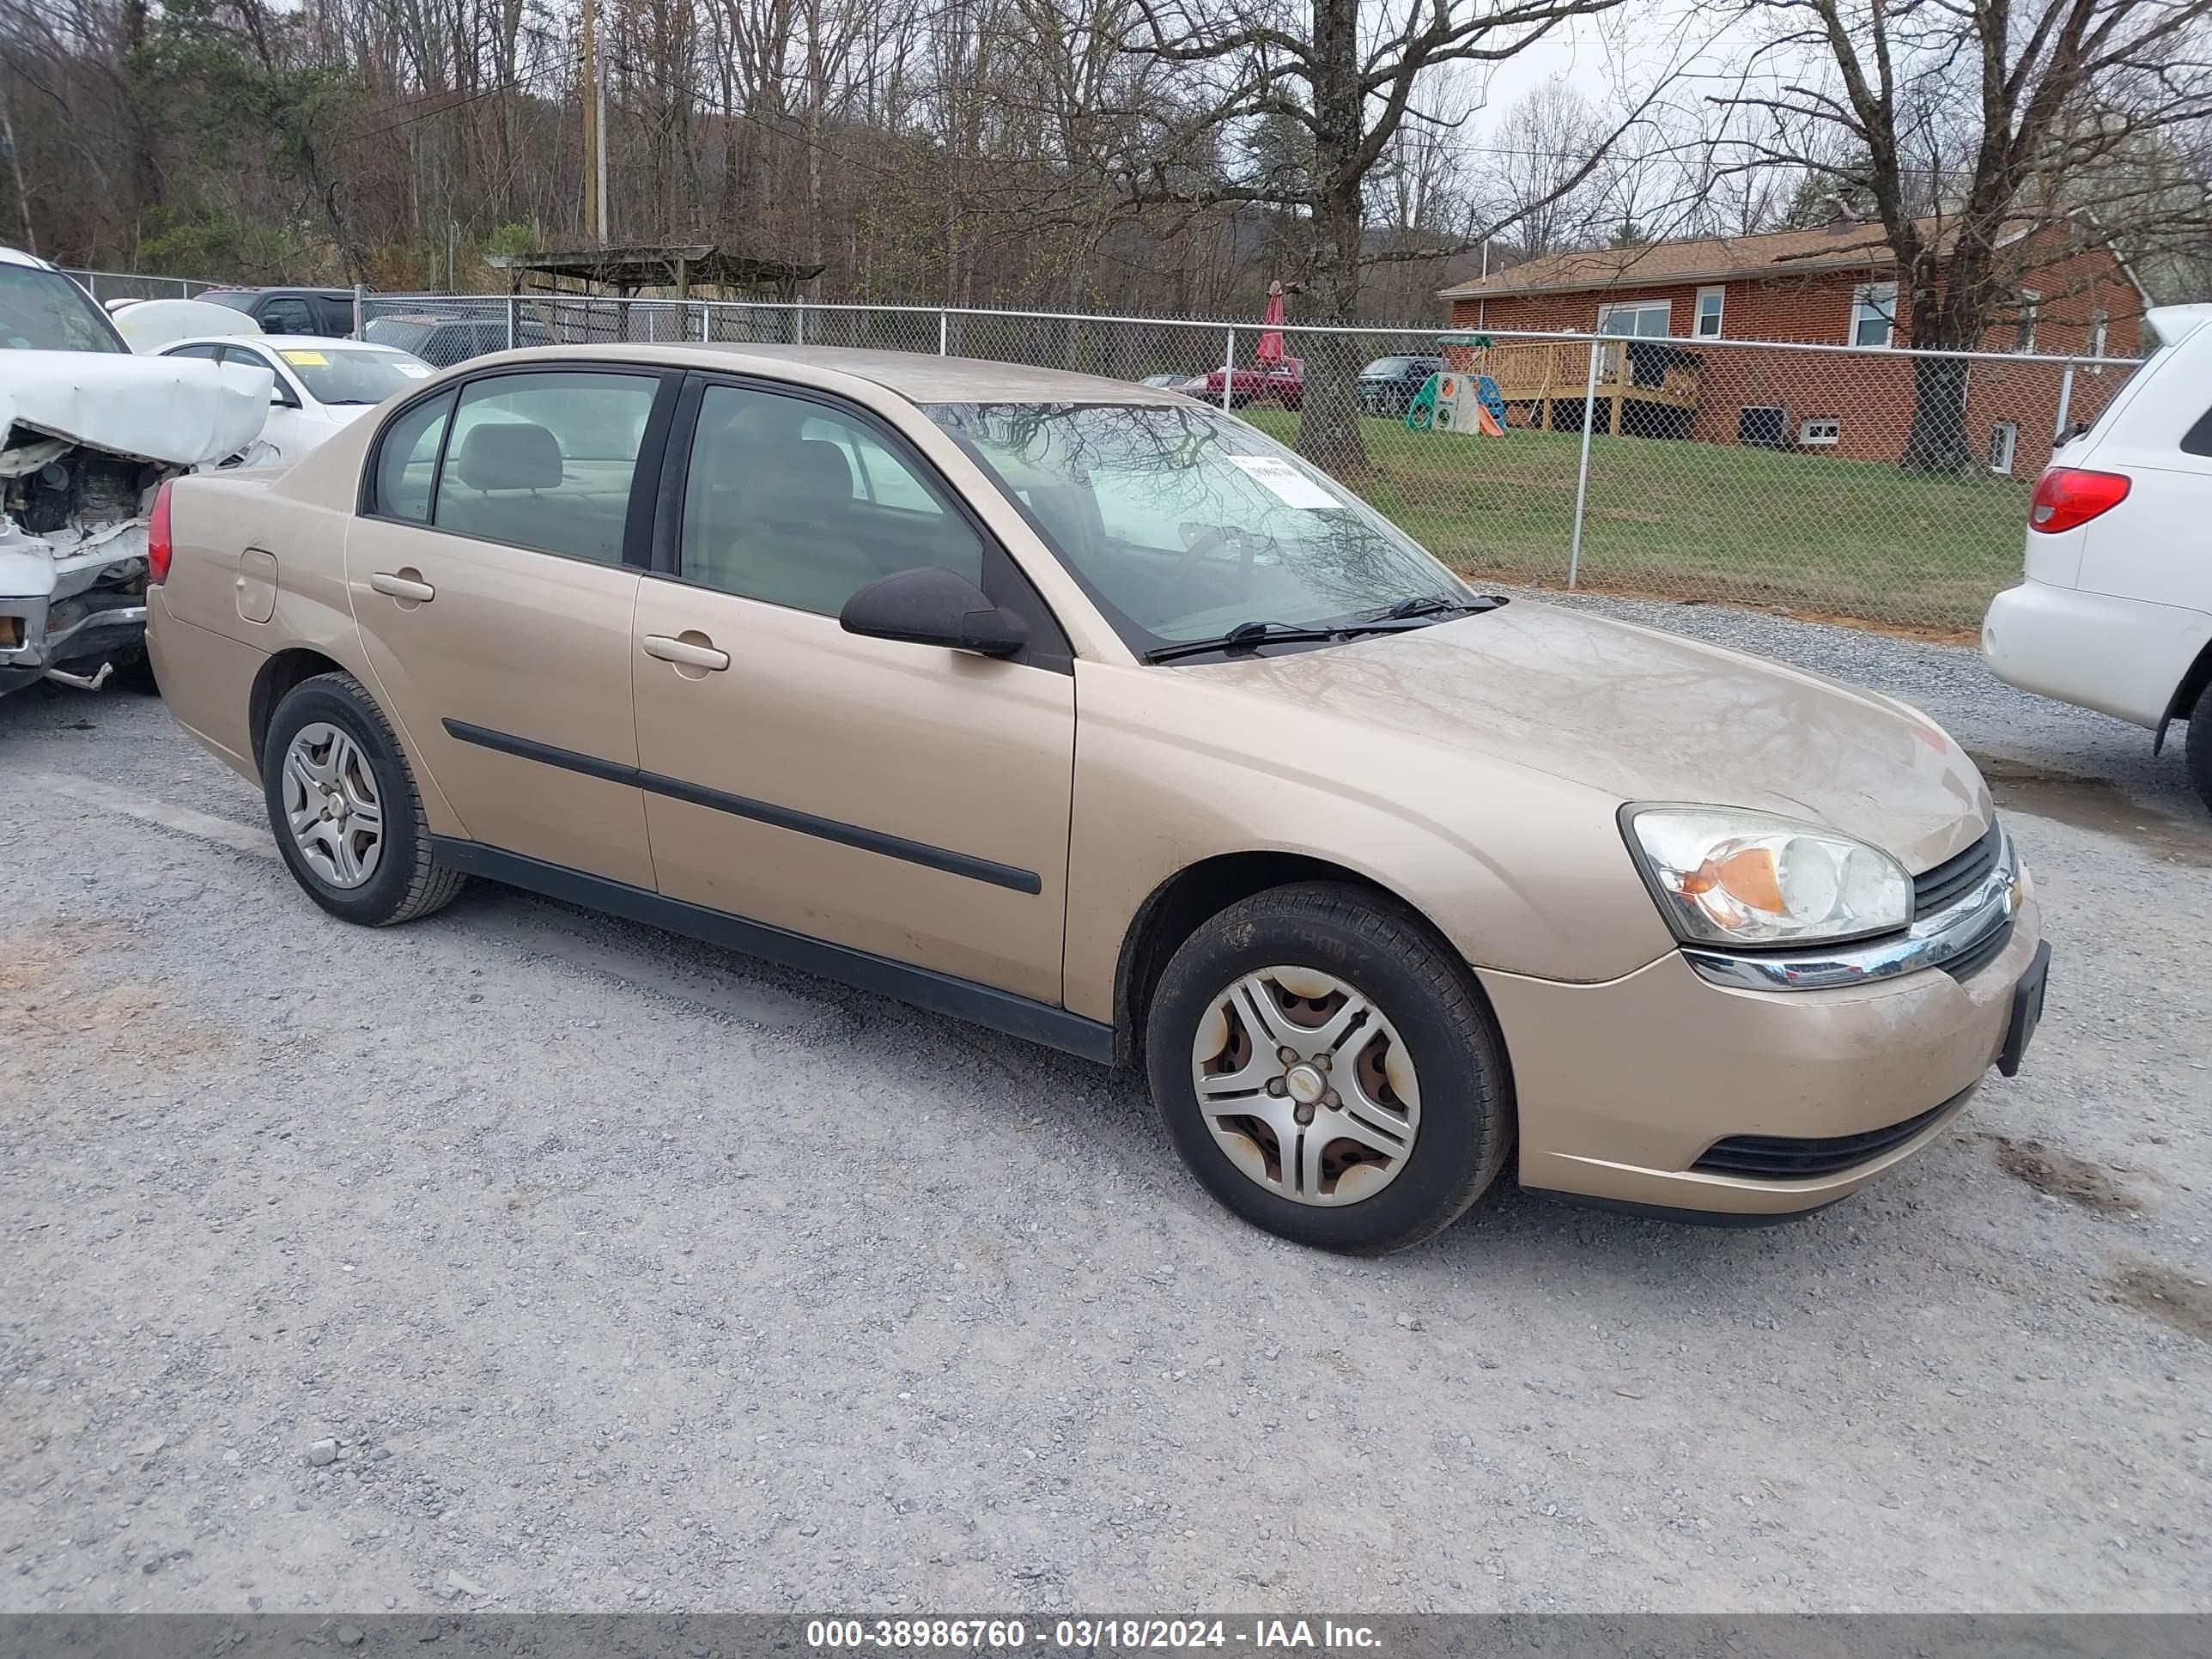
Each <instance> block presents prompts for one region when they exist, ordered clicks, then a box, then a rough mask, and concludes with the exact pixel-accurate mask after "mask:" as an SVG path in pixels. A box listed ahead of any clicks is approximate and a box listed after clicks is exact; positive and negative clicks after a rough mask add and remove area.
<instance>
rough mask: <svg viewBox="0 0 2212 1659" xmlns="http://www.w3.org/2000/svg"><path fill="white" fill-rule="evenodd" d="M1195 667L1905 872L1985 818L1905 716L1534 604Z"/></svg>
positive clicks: (1832, 685)
mask: <svg viewBox="0 0 2212 1659" xmlns="http://www.w3.org/2000/svg"><path fill="white" fill-rule="evenodd" d="M1208 671H1209V672H1212V673H1215V674H1219V675H1221V676H1222V677H1224V678H1226V679H1229V680H1231V681H1232V682H1233V683H1235V684H1237V685H1238V686H1239V687H1240V689H1244V690H1251V691H1254V692H1257V693H1261V694H1263V695H1266V696H1269V697H1270V698H1271V699H1280V700H1285V701H1291V702H1300V703H1304V704H1306V705H1308V706H1310V708H1311V709H1312V710H1313V712H1314V713H1315V714H1316V715H1318V716H1322V717H1323V718H1332V717H1333V718H1334V719H1336V720H1346V721H1350V722H1352V723H1355V724H1358V725H1364V726H1374V727H1378V728H1383V729H1387V730H1392V731H1396V732H1404V733H1407V734H1408V735H1413V736H1417V737H1420V738H1426V739H1428V740H1430V741H1431V742H1434V743H1435V744H1437V745H1438V747H1439V748H1440V749H1443V750H1459V751H1462V752H1464V753H1468V754H1470V755H1474V754H1480V755H1483V756H1487V757H1494V758H1496V759H1498V760H1502V761H1506V762H1509V763H1512V764H1515V765H1517V766H1523V767H1528V768H1530V769H1534V770H1537V771H1541V772H1545V773H1548V774H1550V775H1553V776H1554V777H1559V778H1565V779H1567V780H1569V781H1572V782H1577V783H1581V784H1584V785H1587V786H1589V787H1592V788H1595V789H1598V790H1601V791H1603V792H1604V793H1607V794H1609V795H1613V796H1616V797H1618V798H1619V799H1622V800H1638V801H1675V802H1688V803H1697V804H1701V805H1727V806H1747V807H1753V808H1756V809H1758V810H1759V811H1768V812H1778V813H1781V814H1783V815H1784V816H1786V817H1794V818H1798V819H1802V820H1807V821H1809V822H1812V823H1821V824H1826V825H1828V826H1829V827H1831V828H1833V829H1841V830H1843V831H1844V832H1845V833H1846V834H1849V835H1853V836H1858V837H1860V838H1861V839H1863V840H1865V841H1869V842H1874V843H1875V845H1877V846H1880V847H1883V848H1887V849H1888V850H1889V851H1891V852H1893V853H1894V854H1897V855H1898V857H1899V858H1900V859H1901V860H1904V862H1905V866H1906V867H1907V868H1908V869H1911V870H1915V871H1918V870H1924V869H1926V868H1928V867H1929V866H1931V865H1934V864H1936V863H1939V862H1941V861H1942V860H1943V859H1945V858H1948V857H1949V856H1950V855H1951V854H1954V853H1956V852H1959V851H1960V850H1962V849H1963V848H1966V846H1968V845H1970V844H1971V843H1972V841H1973V840H1974V838H1975V836H1978V835H1979V834H1980V832H1981V828H1982V826H1983V825H1984V823H1986V822H1987V820H1988V815H1989V811H1990V802H1989V792H1988V790H1987V789H1986V788H1985V787H1984V784H1983V782H1982V778H1981V775H1980V774H1979V773H1978V772H1977V771H1976V770H1975V769H1974V764H1973V763H1972V761H1970V760H1968V759H1967V758H1966V754H1965V752H1964V751H1963V750H1960V748H1959V746H1958V744H1955V743H1954V742H1953V741H1952V740H1951V738H1950V737H1949V736H1948V734H1947V733H1946V732H1944V731H1943V729H1942V727H1941V726H1937V725H1936V722H1935V721H1933V720H1929V718H1928V717H1927V716H1926V715H1925V714H1921V713H1920V712H1919V711H1918V710H1917V709H1914V708H1910V707H1908V706H1907V705H1905V704H1904V703H1901V702H1897V701H1896V700H1895V699H1893V698H1890V697H1885V696H1879V695H1877V694H1875V693H1874V692H1870V691H1862V690H1855V689H1853V688H1852V687H1850V686H1845V685H1841V684H1837V683H1836V682H1834V681H1832V680H1826V679H1823V678H1820V676H1818V675H1814V674H1808V673H1804V672H1802V671H1799V670H1797V669H1794V668H1789V667H1785V666H1784V665H1781V664H1779V663H1774V662H1768V661H1765V660H1762V659H1759V658H1756V657H1749V656H1745V655H1743V654H1742V653H1739V652H1735V651H1729V650H1725V649H1723V648H1722V647H1717V646H1711V645H1705V644H1701V643H1699V642H1698V641H1694V640H1687V639H1683V638H1681V637H1680V636H1679V635H1672V634H1666V633H1662V632H1659V631H1657V630H1656V629H1647V628H1638V627H1635V626H1632V625H1631V624H1629V623H1617V622H1611V621H1607V620H1606V619H1604V618H1601V617H1591V616H1587V615H1584V614H1582V613H1580V612H1577V611H1568V610H1565V609H1560V608H1557V607H1553V606H1549V605H1541V604H1533V603H1528V602H1525V601H1516V603H1514V604H1512V605H1507V606H1506V607H1504V609H1503V610H1499V611H1490V612H1487V613H1485V614H1483V615H1480V616H1473V617H1462V618H1460V619H1457V620H1455V621H1452V622H1448V623H1438V624H1436V625H1434V626H1431V627H1428V628H1423V629H1415V630H1413V631H1412V632H1409V633H1404V634H1393V635H1376V636H1374V637H1370V638H1366V639H1361V640H1355V641H1350V642H1348V643H1346V644H1344V645H1340V646H1334V647H1328V648H1326V649H1322V650H1316V651H1303V652H1294V653H1285V654H1282V655H1279V656H1272V657H1265V658H1254V659H1246V660H1244V661H1243V662H1239V663H1225V664H1221V665H1218V666H1216V667H1214V668H1212V669H1211V670H1208ZM1439 759H1440V760H1441V761H1444V762H1446V763H1448V761H1449V756H1448V755H1440V757H1439Z"/></svg>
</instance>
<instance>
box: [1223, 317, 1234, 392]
mask: <svg viewBox="0 0 2212 1659" xmlns="http://www.w3.org/2000/svg"><path fill="white" fill-rule="evenodd" d="M1236 384H1237V325H1236V324H1234V323H1231V325H1229V345H1228V349H1227V351H1226V353H1225V356H1223V357H1222V359H1221V406H1222V407H1223V408H1224V409H1234V408H1235V407H1236V404H1233V403H1232V402H1231V401H1230V399H1231V397H1232V395H1233V393H1232V391H1231V388H1233V387H1234V386H1236Z"/></svg>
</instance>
